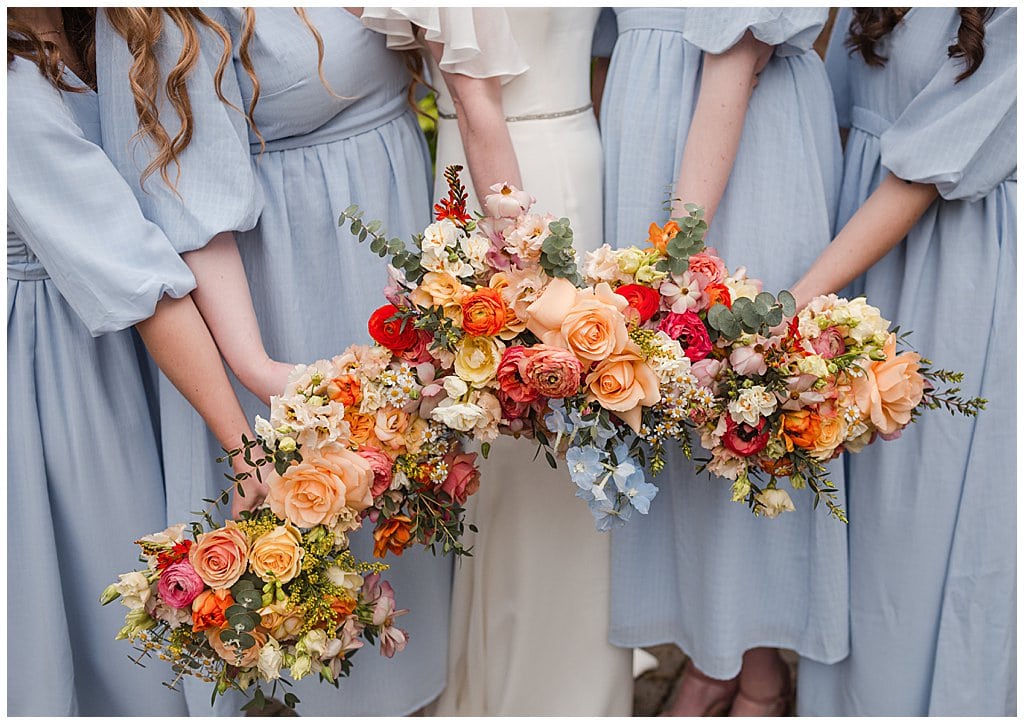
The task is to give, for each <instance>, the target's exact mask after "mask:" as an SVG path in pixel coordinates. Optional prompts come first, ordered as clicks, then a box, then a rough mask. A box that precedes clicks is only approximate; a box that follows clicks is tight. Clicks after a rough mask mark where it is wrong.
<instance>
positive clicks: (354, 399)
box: [326, 375, 363, 407]
mask: <svg viewBox="0 0 1024 724" xmlns="http://www.w3.org/2000/svg"><path fill="white" fill-rule="evenodd" d="M360 388H361V385H360V383H359V378H358V377H356V376H355V375H339V376H337V377H335V378H334V379H332V380H331V381H330V382H328V383H327V387H326V392H327V396H328V397H330V398H331V399H332V400H334V401H335V402H340V403H341V404H343V405H345V407H349V406H351V405H358V404H359V402H360V401H361V400H362V399H363V393H362V390H361V389H360Z"/></svg>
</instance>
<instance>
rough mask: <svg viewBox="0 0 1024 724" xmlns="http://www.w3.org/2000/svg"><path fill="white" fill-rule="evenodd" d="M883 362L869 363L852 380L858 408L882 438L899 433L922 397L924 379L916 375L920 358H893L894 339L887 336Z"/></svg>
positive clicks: (911, 355)
mask: <svg viewBox="0 0 1024 724" xmlns="http://www.w3.org/2000/svg"><path fill="white" fill-rule="evenodd" d="M883 351H884V352H885V359H884V360H880V361H877V362H872V363H871V364H870V365H868V366H867V368H866V369H865V370H864V371H865V374H864V375H863V376H861V377H855V378H853V394H854V397H855V399H856V400H857V407H859V408H860V410H861V412H863V413H864V414H865V415H867V416H868V417H870V418H871V422H872V423H873V424H874V425H875V427H877V428H878V432H879V433H881V434H882V435H892V434H894V433H896V432H899V431H900V430H901V429H902V428H903V427H904V426H906V425H907V424H908V423H909V422H910V415H911V412H913V410H914V408H915V407H917V406H918V404H920V402H921V397H922V396H923V395H924V378H923V377H922V376H921V375H920V373H919V372H918V369H919V368H920V366H921V365H920V362H921V355H919V354H917V353H916V352H904V353H903V354H899V355H897V354H896V335H895V334H890V335H889V337H888V339H887V340H886V342H885V347H883Z"/></svg>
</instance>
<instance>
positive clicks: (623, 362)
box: [586, 345, 661, 432]
mask: <svg viewBox="0 0 1024 724" xmlns="http://www.w3.org/2000/svg"><path fill="white" fill-rule="evenodd" d="M586 382H587V399H588V400H597V402H598V404H599V405H601V407H603V408H605V409H606V410H611V411H612V412H614V413H616V415H618V417H620V418H621V419H622V421H623V422H625V423H626V424H627V425H629V426H630V427H631V428H632V429H633V432H639V431H640V421H641V416H642V414H643V408H644V407H649V406H650V405H654V404H657V403H658V402H659V401H660V400H661V391H660V389H659V384H658V376H657V375H656V374H655V373H654V370H652V369H651V368H650V366H649V365H648V364H647V362H645V361H644V358H643V357H642V356H641V355H640V350H639V349H637V348H636V346H635V345H630V347H627V348H626V349H624V350H623V351H622V352H619V353H617V354H613V355H611V356H609V357H608V359H606V360H603V361H602V362H599V363H598V365H597V366H596V367H595V368H594V370H593V371H592V372H591V373H590V374H588V375H587V379H586Z"/></svg>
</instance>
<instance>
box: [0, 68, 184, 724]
mask: <svg viewBox="0 0 1024 724" xmlns="http://www.w3.org/2000/svg"><path fill="white" fill-rule="evenodd" d="M66 77H67V79H68V81H69V82H72V83H74V84H75V85H81V84H80V83H79V82H78V81H77V79H74V78H73V76H72V75H71V74H70V72H67V73H66ZM99 131H100V129H99V108H98V104H97V100H96V94H95V93H93V92H92V91H87V92H83V93H72V92H66V93H62V92H61V91H58V90H57V89H56V88H54V87H53V86H52V85H51V84H50V82H49V81H48V80H47V79H46V78H45V77H44V76H43V75H42V74H41V73H40V72H39V70H38V69H37V67H36V66H35V64H34V63H31V62H30V61H26V60H23V59H21V58H16V59H15V60H14V62H13V64H10V65H8V70H7V152H8V156H7V224H8V225H7V713H8V714H10V715H15V716H29V715H31V716H70V715H83V716H126V715H131V716H143V715H155V716H171V715H182V714H185V700H184V698H183V697H182V696H181V694H178V693H175V692H172V691H170V690H169V689H167V688H165V687H164V686H162V685H161V682H162V681H164V680H167V679H169V678H170V677H169V676H167V675H168V674H169V673H170V672H169V671H167V670H166V669H165V667H163V666H161V665H154V664H153V663H151V664H150V665H149V666H148V667H147V668H140V667H138V666H136V665H135V664H133V663H132V662H131V661H130V660H129V658H128V657H129V655H134V654H135V652H134V651H133V650H132V647H131V646H130V645H129V644H128V643H127V642H125V641H115V640H114V636H115V635H116V634H117V632H118V630H119V629H120V628H121V627H122V626H123V625H124V614H125V609H124V607H123V606H121V605H119V604H111V605H109V606H106V607H102V608H101V607H100V605H99V594H100V592H101V591H102V590H103V589H104V588H105V587H106V586H107V585H108V584H110V583H112V582H114V581H116V580H117V575H118V574H119V573H124V572H127V571H131V570H133V569H136V568H138V567H139V562H138V549H137V548H136V547H135V546H134V545H132V541H134V540H136V539H138V538H139V537H141V536H143V535H146V534H148V533H153V532H156V531H160V530H163V529H164V528H165V527H166V512H165V504H164V482H163V474H162V471H161V468H160V450H159V442H158V433H157V430H156V427H155V421H156V418H155V413H156V410H155V409H153V408H152V407H151V406H150V404H149V400H148V396H147V387H149V388H151V387H152V383H153V382H154V380H153V379H152V378H151V368H150V363H149V362H148V360H147V359H146V357H145V350H144V347H143V346H142V343H141V341H140V340H139V338H138V336H137V335H136V334H135V332H134V331H133V330H131V329H130V327H131V326H132V325H133V324H135V323H136V322H139V321H142V320H144V319H147V318H148V317H149V316H151V315H152V314H153V310H154V308H155V306H156V303H157V301H158V300H159V299H160V298H161V297H162V296H163V295H164V294H170V295H171V296H173V297H182V296H184V295H185V294H188V292H189V291H191V290H192V288H193V287H194V286H195V280H194V279H193V277H192V273H191V272H190V271H189V269H188V267H187V266H185V264H184V262H182V260H181V258H180V257H179V256H178V254H177V253H176V252H175V251H174V248H173V247H172V246H171V245H170V243H169V242H168V240H167V238H166V237H165V236H164V235H163V234H162V233H161V231H160V229H158V228H157V227H156V226H154V225H153V224H151V223H149V222H147V221H146V220H145V219H144V218H143V216H142V212H141V211H140V210H139V207H138V204H137V202H136V201H135V197H134V196H133V195H132V192H131V190H130V189H129V188H128V185H127V184H126V183H125V182H124V180H123V179H122V178H121V176H120V175H119V174H118V173H117V170H116V169H115V168H114V167H113V166H112V165H111V164H110V161H109V160H108V159H107V157H106V156H105V155H104V154H103V151H102V149H101V148H100V146H99V140H100V132H99ZM94 335H95V336H94ZM153 661H154V662H155V660H153ZM156 663H157V664H158V663H159V662H156Z"/></svg>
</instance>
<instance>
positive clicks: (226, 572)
mask: <svg viewBox="0 0 1024 724" xmlns="http://www.w3.org/2000/svg"><path fill="white" fill-rule="evenodd" d="M248 550H249V540H248V538H246V535H245V533H243V532H242V530H241V529H240V528H239V527H238V526H237V525H235V522H234V521H233V520H229V521H228V522H227V523H225V525H224V527H223V528H218V529H217V530H213V531H210V532H209V533H203V534H202V535H200V536H199V537H198V538H197V539H196V542H195V545H193V546H192V547H191V548H190V549H189V552H188V560H189V563H191V564H192V568H193V569H194V570H195V572H196V573H197V574H199V577H200V578H202V579H203V583H205V584H206V585H207V586H209V587H210V588H231V587H232V586H233V585H235V583H236V582H237V581H238V579H239V578H241V576H242V574H243V573H245V567H246V565H247V564H248V562H249V559H248Z"/></svg>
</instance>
